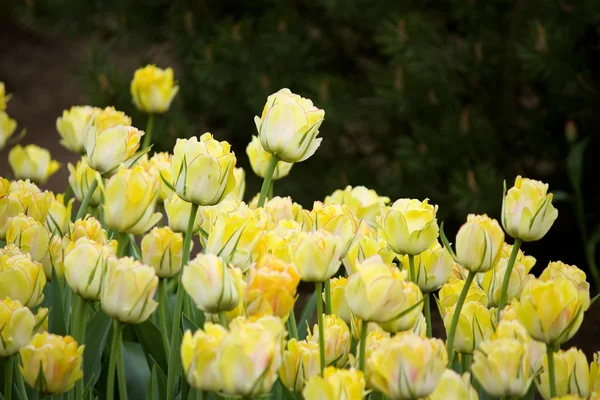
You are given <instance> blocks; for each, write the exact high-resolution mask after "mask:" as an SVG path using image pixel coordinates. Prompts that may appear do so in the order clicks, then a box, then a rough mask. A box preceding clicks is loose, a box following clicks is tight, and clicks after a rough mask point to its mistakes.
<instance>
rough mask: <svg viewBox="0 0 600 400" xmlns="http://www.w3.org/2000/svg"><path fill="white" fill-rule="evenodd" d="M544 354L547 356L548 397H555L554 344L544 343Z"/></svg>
mask: <svg viewBox="0 0 600 400" xmlns="http://www.w3.org/2000/svg"><path fill="white" fill-rule="evenodd" d="M546 356H547V357H548V381H549V382H550V397H552V398H554V397H556V377H555V375H554V346H553V345H551V344H548V345H546Z"/></svg>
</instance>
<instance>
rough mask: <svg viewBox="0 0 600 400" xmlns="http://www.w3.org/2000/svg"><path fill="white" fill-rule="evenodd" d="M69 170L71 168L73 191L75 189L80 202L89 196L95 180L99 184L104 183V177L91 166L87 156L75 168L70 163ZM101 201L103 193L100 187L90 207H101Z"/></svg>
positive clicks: (95, 192)
mask: <svg viewBox="0 0 600 400" xmlns="http://www.w3.org/2000/svg"><path fill="white" fill-rule="evenodd" d="M67 168H69V185H70V186H71V189H73V193H74V194H75V197H76V198H77V200H79V201H83V198H84V197H85V195H86V194H87V192H88V190H89V188H90V186H92V182H93V181H94V179H96V180H97V181H98V182H101V181H102V176H101V175H100V173H99V172H97V171H95V170H93V169H92V168H91V167H90V166H89V164H88V162H87V158H86V157H85V156H84V157H81V160H79V161H77V164H76V165H75V166H73V164H71V163H69V164H68V165H67ZM101 199H102V191H101V189H100V187H98V188H97V189H96V190H95V191H94V193H93V195H92V198H91V199H90V205H92V206H97V205H99V204H100V201H101Z"/></svg>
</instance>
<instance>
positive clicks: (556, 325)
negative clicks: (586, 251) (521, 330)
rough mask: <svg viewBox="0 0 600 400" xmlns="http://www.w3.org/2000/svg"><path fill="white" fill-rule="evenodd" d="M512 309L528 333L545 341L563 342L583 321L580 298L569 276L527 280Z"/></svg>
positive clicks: (549, 342)
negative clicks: (517, 301)
mask: <svg viewBox="0 0 600 400" xmlns="http://www.w3.org/2000/svg"><path fill="white" fill-rule="evenodd" d="M516 312H517V317H518V318H519V321H520V322H521V323H522V324H523V326H524V327H525V329H527V332H528V333H529V335H530V336H531V337H532V338H534V339H535V340H539V341H541V342H544V343H546V344H561V343H564V342H566V341H567V340H569V339H570V338H571V337H573V335H575V333H576V332H577V330H578V329H579V327H580V326H581V322H582V321H583V306H582V303H581V298H580V297H579V293H578V291H577V287H576V286H575V284H574V283H573V281H571V280H570V279H551V280H548V281H545V282H544V281H541V280H538V279H533V280H531V281H530V282H529V283H528V284H527V285H526V286H525V288H524V289H523V292H522V293H521V299H520V303H519V304H518V306H517V308H516Z"/></svg>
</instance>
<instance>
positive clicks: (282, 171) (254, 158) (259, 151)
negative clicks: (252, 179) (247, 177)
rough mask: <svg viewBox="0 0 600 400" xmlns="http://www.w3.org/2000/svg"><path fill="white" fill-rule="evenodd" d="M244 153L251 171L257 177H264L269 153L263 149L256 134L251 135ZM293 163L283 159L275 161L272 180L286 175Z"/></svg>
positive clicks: (269, 158) (269, 156)
mask: <svg viewBox="0 0 600 400" xmlns="http://www.w3.org/2000/svg"><path fill="white" fill-rule="evenodd" d="M246 154H248V159H249V160H250V166H251V167H252V171H254V173H255V174H256V175H258V176H259V177H261V178H264V177H265V175H266V174H267V168H268V166H269V161H270V160H271V154H270V153H267V152H266V151H265V150H264V149H263V147H262V144H260V140H259V139H258V136H252V141H251V142H250V143H249V144H248V147H246ZM293 165H294V164H293V163H287V162H285V161H279V162H277V165H276V166H275V171H274V172H273V178H272V180H274V181H276V180H278V179H281V178H285V177H286V176H288V174H289V173H290V170H291V169H292V166H293Z"/></svg>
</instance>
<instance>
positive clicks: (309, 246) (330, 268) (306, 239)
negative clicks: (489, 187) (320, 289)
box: [290, 230, 343, 282]
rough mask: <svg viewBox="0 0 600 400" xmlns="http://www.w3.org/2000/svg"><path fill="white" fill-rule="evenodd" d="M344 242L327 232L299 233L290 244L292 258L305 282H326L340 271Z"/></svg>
mask: <svg viewBox="0 0 600 400" xmlns="http://www.w3.org/2000/svg"><path fill="white" fill-rule="evenodd" d="M342 246H343V244H342V240H341V239H340V238H339V237H338V236H334V235H332V234H330V233H329V232H327V231H323V230H318V231H314V232H298V233H296V234H295V235H294V237H293V239H292V243H291V244H290V257H291V258H292V262H293V263H294V264H295V265H296V267H298V271H299V272H300V279H302V280H303V281H305V282H325V281H326V280H328V279H329V278H331V277H332V276H333V275H335V273H336V272H337V271H338V269H339V267H340V254H341V252H342Z"/></svg>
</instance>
